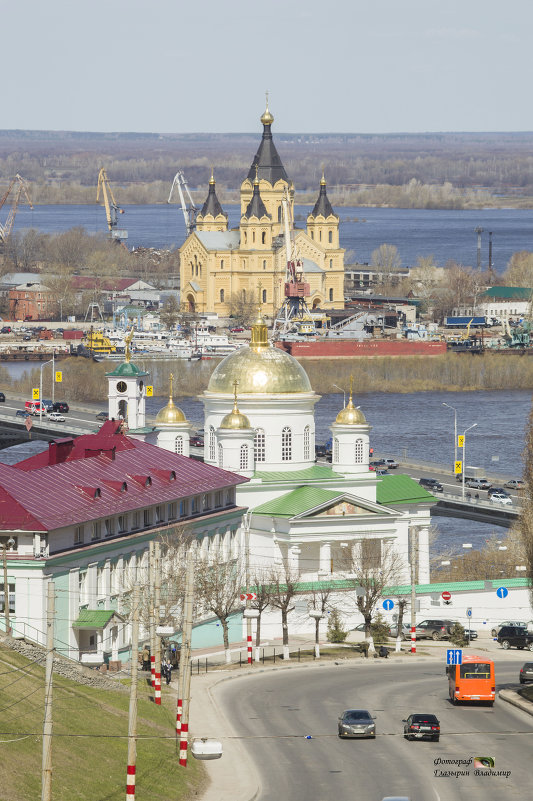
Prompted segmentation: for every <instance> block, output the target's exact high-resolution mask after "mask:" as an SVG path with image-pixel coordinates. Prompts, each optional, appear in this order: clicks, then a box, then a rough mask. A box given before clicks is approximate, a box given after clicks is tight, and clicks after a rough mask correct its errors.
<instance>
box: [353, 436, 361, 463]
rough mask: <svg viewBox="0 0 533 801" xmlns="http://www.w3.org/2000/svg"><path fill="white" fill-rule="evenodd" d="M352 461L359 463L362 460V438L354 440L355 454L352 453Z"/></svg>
mask: <svg viewBox="0 0 533 801" xmlns="http://www.w3.org/2000/svg"><path fill="white" fill-rule="evenodd" d="M354 457H355V458H354V462H355V464H361V463H362V461H363V440H362V439H356V440H355V454H354Z"/></svg>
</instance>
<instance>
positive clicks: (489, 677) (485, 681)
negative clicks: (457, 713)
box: [446, 654, 496, 706]
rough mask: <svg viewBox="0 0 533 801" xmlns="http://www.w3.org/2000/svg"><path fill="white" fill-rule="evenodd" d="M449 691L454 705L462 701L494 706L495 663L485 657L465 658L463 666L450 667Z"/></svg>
mask: <svg viewBox="0 0 533 801" xmlns="http://www.w3.org/2000/svg"><path fill="white" fill-rule="evenodd" d="M446 673H447V674H448V691H449V695H450V700H451V702H452V704H457V703H459V702H460V701H478V702H480V703H488V704H489V705H490V706H492V705H493V704H494V699H495V697H496V682H495V679H494V662H493V661H492V660H491V659H486V657H484V656H476V655H475V654H469V655H468V656H463V663H462V664H461V665H448V667H447V668H446Z"/></svg>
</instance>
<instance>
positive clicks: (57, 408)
mask: <svg viewBox="0 0 533 801" xmlns="http://www.w3.org/2000/svg"><path fill="white" fill-rule="evenodd" d="M69 409H70V407H69V405H68V403H67V402H66V401H56V402H55V403H54V412H62V413H63V414H67V413H68V411H69Z"/></svg>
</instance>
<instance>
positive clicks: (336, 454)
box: [333, 437, 339, 462]
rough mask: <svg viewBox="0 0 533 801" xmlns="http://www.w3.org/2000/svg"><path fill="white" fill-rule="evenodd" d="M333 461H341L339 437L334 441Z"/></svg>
mask: <svg viewBox="0 0 533 801" xmlns="http://www.w3.org/2000/svg"><path fill="white" fill-rule="evenodd" d="M333 461H334V462H338V461H339V440H338V439H337V437H335V439H334V440H333Z"/></svg>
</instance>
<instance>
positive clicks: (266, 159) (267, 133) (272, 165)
mask: <svg viewBox="0 0 533 801" xmlns="http://www.w3.org/2000/svg"><path fill="white" fill-rule="evenodd" d="M261 122H262V123H263V138H262V139H261V144H260V145H259V150H258V151H257V153H256V154H255V156H254V160H253V161H252V166H251V167H250V169H249V171H248V176H247V177H248V179H249V180H250V181H253V180H254V178H255V176H256V167H257V174H258V176H259V180H263V181H268V183H269V184H270V185H271V186H274V184H275V183H276V181H279V180H280V179H281V180H282V181H286V182H287V183H290V182H289V179H288V177H287V173H286V172H285V167H284V166H283V164H282V163H281V159H280V157H279V154H278V151H277V150H276V146H275V144H274V142H273V140H272V123H273V122H274V117H273V116H272V114H271V113H270V111H269V110H268V103H267V107H266V111H265V112H264V114H263V116H262V117H261Z"/></svg>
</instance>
